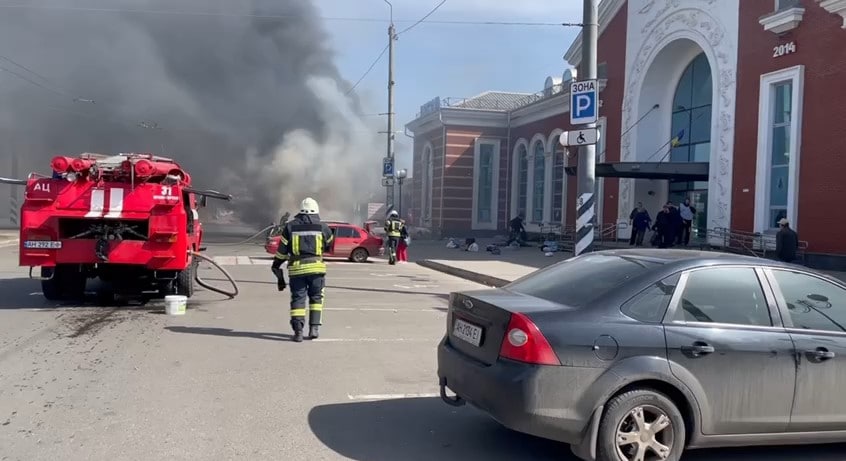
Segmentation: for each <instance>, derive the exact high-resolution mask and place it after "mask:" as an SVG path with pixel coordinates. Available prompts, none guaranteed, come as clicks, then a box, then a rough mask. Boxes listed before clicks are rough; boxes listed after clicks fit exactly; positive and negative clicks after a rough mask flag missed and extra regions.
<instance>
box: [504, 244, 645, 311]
mask: <svg viewBox="0 0 846 461" xmlns="http://www.w3.org/2000/svg"><path fill="white" fill-rule="evenodd" d="M660 265H661V263H656V262H652V261H647V260H643V259H637V258H630V257H625V256H615V255H601V254H592V255H585V256H582V257H579V258H572V259H568V260H566V261H562V262H560V263H558V264H554V265H552V266H549V267H547V268H546V269H543V270H540V271H538V272H535V273H533V274H530V275H528V276H526V277H523V278H522V279H519V280H516V281H515V282H513V283H511V284H509V285H508V286H507V287H506V288H507V289H509V290H511V291H515V292H518V293H523V294H527V295H529V296H534V297H537V298H541V299H545V300H547V301H552V302H554V303H558V304H563V305H566V306H572V307H579V306H583V305H585V304H587V303H589V302H590V301H592V300H594V299H597V298H599V297H600V296H603V295H605V294H607V293H609V292H611V291H612V290H614V289H616V288H617V287H619V286H620V285H622V284H624V283H625V282H627V281H628V280H630V279H632V278H634V277H638V276H640V275H643V274H644V272H645V271H648V270H649V269H652V268H655V267H659V266H660Z"/></svg>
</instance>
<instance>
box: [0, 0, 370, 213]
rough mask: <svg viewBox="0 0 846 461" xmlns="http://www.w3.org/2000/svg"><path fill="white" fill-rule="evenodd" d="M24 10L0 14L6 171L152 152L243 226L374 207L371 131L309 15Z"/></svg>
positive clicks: (206, 7) (174, 7)
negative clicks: (226, 198)
mask: <svg viewBox="0 0 846 461" xmlns="http://www.w3.org/2000/svg"><path fill="white" fill-rule="evenodd" d="M18 4H21V3H18ZM29 5H30V7H28V8H0V56H3V57H6V58H10V59H11V60H13V61H14V62H12V61H9V60H6V59H3V58H0V68H2V69H5V70H0V155H2V156H3V157H7V158H8V157H9V156H10V155H17V156H18V163H19V165H20V171H21V172H22V173H23V174H26V172H28V171H39V172H48V171H49V166H48V162H49V159H50V158H51V157H52V156H53V155H58V154H76V153H80V152H99V153H119V152H153V153H156V154H159V155H163V156H167V157H171V158H174V159H176V160H177V161H178V162H180V163H181V164H182V165H183V166H184V167H185V168H186V169H187V170H188V171H189V172H190V173H191V174H192V177H193V178H194V183H195V185H196V186H199V187H204V188H211V189H217V190H221V191H226V192H229V193H232V194H233V195H235V196H236V199H235V201H234V202H233V204H232V205H231V208H232V209H233V210H234V211H235V213H236V214H237V215H238V216H239V217H240V218H241V219H242V220H243V221H245V222H248V223H251V224H267V223H269V222H270V221H272V220H274V219H276V218H277V217H278V216H279V215H280V214H281V213H282V212H284V211H294V212H296V211H297V209H298V206H299V205H298V204H299V202H300V200H302V199H303V198H304V197H306V196H312V197H314V198H316V199H318V201H320V203H321V211H322V214H324V215H327V217H334V218H337V219H346V218H349V216H350V212H351V211H352V208H353V205H354V203H355V202H357V201H359V200H363V199H365V198H366V197H367V195H369V193H370V192H371V191H373V189H374V185H375V186H376V187H375V189H376V190H377V191H379V187H378V186H379V184H378V183H379V179H378V173H379V172H378V168H379V158H380V157H381V156H382V155H381V154H382V149H381V148H379V147H377V146H378V144H376V142H377V138H376V136H377V135H376V131H377V130H378V127H375V126H370V125H369V124H368V123H367V122H365V121H364V119H363V118H362V117H361V116H360V108H359V106H358V102H357V100H356V99H355V96H354V93H352V95H351V96H346V95H345V93H346V92H347V91H348V89H349V88H350V86H349V83H348V82H347V81H345V80H344V79H343V78H342V77H341V76H340V74H339V72H338V69H337V68H336V67H335V65H334V63H333V54H332V51H331V50H330V49H329V47H328V42H329V40H328V36H327V34H326V33H325V31H324V29H323V24H322V22H321V20H320V18H319V17H318V11H317V9H316V8H315V7H314V5H312V4H311V2H310V1H308V0H206V1H199V0H195V1H190V0H179V1H173V0H167V1H165V0H131V1H130V0H109V1H107V2H106V1H102V0H101V1H99V2H96V1H88V2H85V1H72V0H51V1H43V2H31V3H30V4H29ZM207 13H212V14H207ZM258 15H274V16H277V17H274V18H259V17H256V16H258ZM21 66H24V67H21ZM29 71H33V72H35V73H32V72H29ZM15 74H18V75H15ZM26 80H30V81H26ZM7 158H6V159H1V160H0V168H2V169H5V168H7V165H9V164H10V163H11V162H9V161H8V159H7ZM3 173H7V172H3ZM7 175H8V174H7Z"/></svg>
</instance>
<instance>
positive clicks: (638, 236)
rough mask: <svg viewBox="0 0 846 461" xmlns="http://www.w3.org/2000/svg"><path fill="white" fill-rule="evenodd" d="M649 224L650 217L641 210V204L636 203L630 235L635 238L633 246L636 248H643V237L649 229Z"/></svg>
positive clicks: (643, 209) (650, 222) (644, 210)
mask: <svg viewBox="0 0 846 461" xmlns="http://www.w3.org/2000/svg"><path fill="white" fill-rule="evenodd" d="M650 224H652V217H650V216H649V212H648V211H646V209H645V208H643V204H642V203H638V207H637V213H635V216H634V219H633V220H632V234H633V235H634V236H635V242H634V244H635V245H636V246H643V236H644V235H645V234H646V231H647V230H648V229H649V225H650Z"/></svg>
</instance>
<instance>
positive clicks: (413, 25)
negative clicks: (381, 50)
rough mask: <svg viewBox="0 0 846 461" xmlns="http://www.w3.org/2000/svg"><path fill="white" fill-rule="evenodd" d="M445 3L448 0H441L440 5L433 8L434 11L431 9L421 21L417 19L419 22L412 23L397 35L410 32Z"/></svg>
mask: <svg viewBox="0 0 846 461" xmlns="http://www.w3.org/2000/svg"><path fill="white" fill-rule="evenodd" d="M444 3H446V0H441V3H438V5H437V6H436V7H434V8H432V11H430V12H428V13H426V16H423V17H422V18H420V20H419V21H417V22H415V23H414V24H412V25H410V26H408V27H406V28H405V29H403V30H401V31H400V32H399V33H398V34H397V36H399V35H402V34H404V33H406V32H408V31H409V30H411V29H414V28H415V27H416V26H417V25H418V24H420V23H421V22H423V21H425V20H426V18H428V17H429V16H431V15H432V14H434V13H435V11H438V8H440V7H441V6H442V5H443V4H444Z"/></svg>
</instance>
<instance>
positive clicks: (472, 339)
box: [452, 319, 482, 347]
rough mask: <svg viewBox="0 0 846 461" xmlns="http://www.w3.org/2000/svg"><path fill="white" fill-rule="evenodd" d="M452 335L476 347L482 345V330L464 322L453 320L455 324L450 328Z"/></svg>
mask: <svg viewBox="0 0 846 461" xmlns="http://www.w3.org/2000/svg"><path fill="white" fill-rule="evenodd" d="M452 335H453V336H455V337H456V338H458V339H461V340H464V341H467V342H468V343H470V344H472V345H474V346H477V347H478V346H479V344H481V343H482V328H481V327H477V326H476V325H473V324H470V323H467V322H465V321H464V320H460V319H456V320H455V324H454V325H453V326H452Z"/></svg>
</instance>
